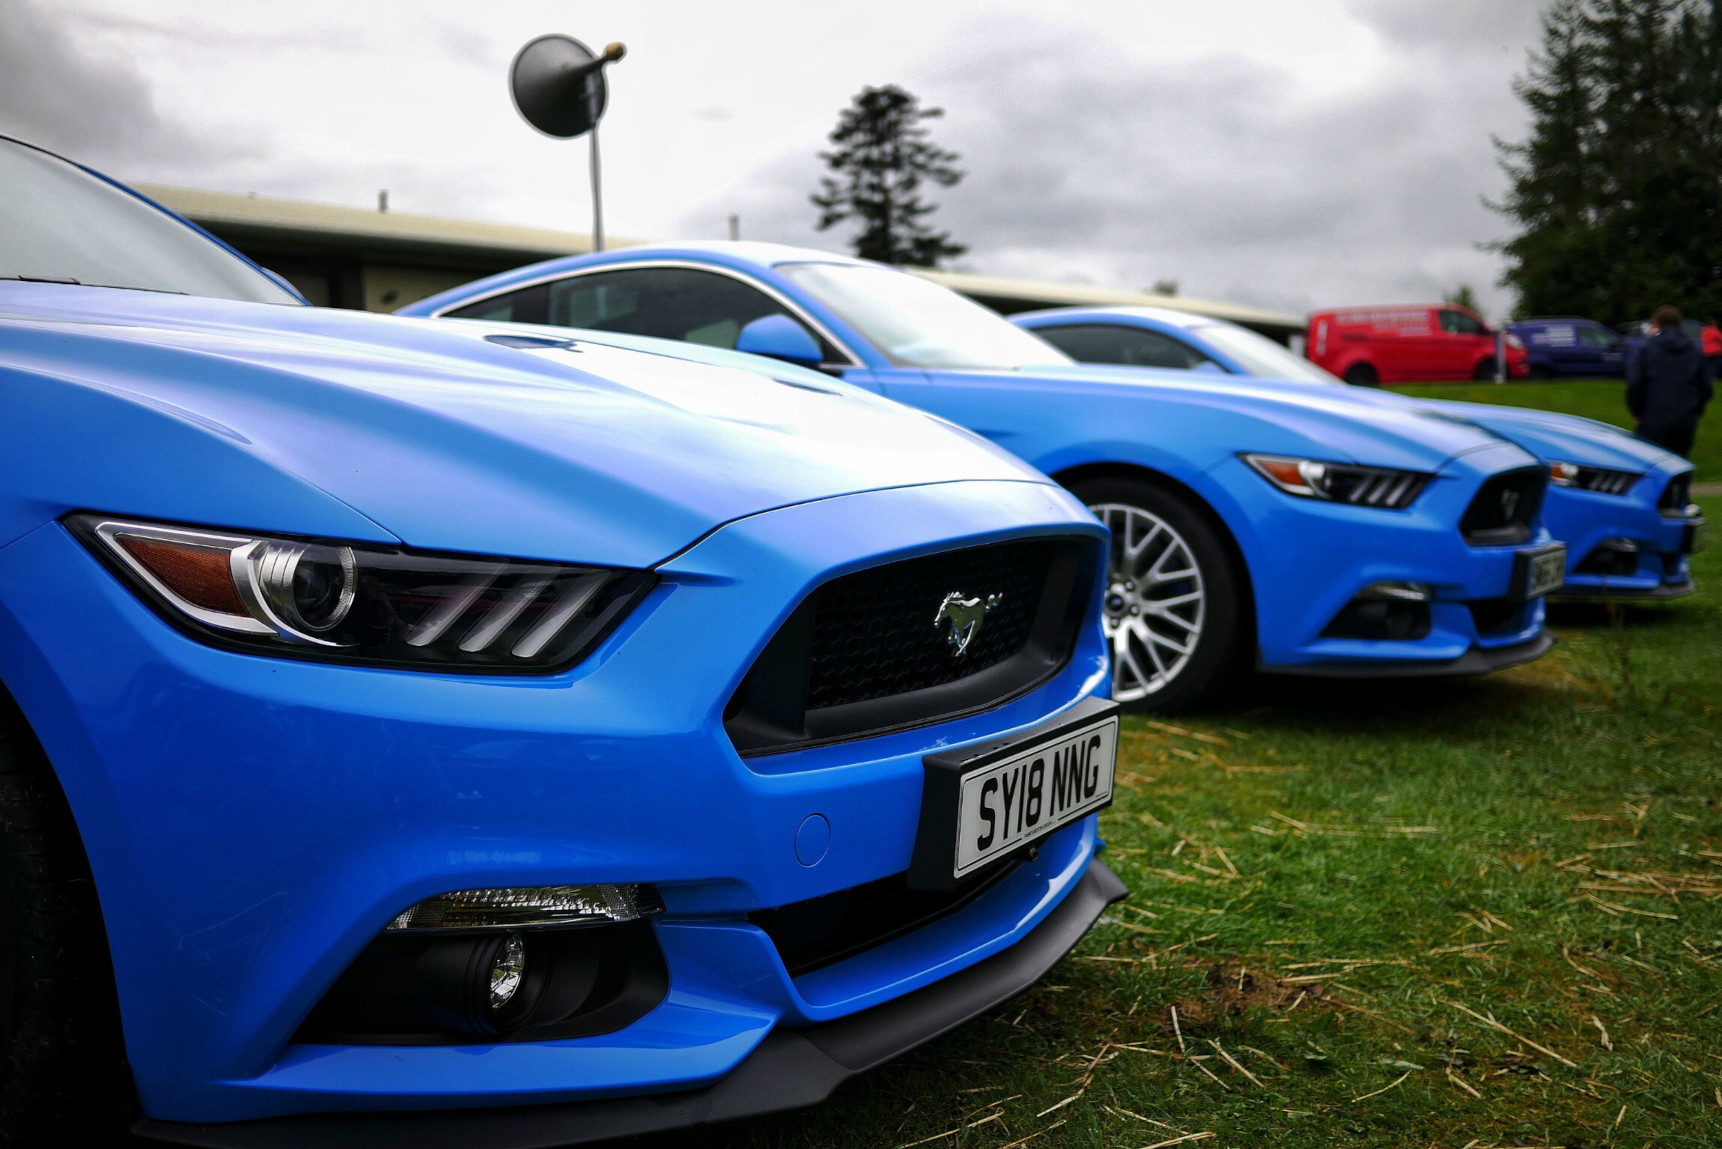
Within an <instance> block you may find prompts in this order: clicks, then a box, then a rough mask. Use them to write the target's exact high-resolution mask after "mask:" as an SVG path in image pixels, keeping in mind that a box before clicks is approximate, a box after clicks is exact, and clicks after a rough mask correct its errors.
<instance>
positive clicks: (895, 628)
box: [724, 538, 1100, 755]
mask: <svg viewBox="0 0 1722 1149" xmlns="http://www.w3.org/2000/svg"><path fill="white" fill-rule="evenodd" d="M1099 556H1100V546H1099V544H1098V543H1097V542H1095V541H1093V540H1086V539H1070V538H1054V539H1033V540H1025V541H1020V542H1009V543H996V544H992V545H988V546H979V547H965V548H963V549H961V550H954V551H944V552H941V553H939V554H933V555H924V556H922V557H919V558H913V559H905V560H903V561H901V562H895V563H889V564H886V565H884V566H878V567H872V568H869V569H867V570H863V571H857V572H855V573H853V574H848V575H843V576H842V577H840V578H836V579H833V580H832V581H831V582H828V583H826V584H825V585H823V586H821V587H819V588H818V589H817V590H816V591H814V592H813V594H812V595H810V596H809V597H808V598H807V600H806V601H804V602H803V603H802V604H801V605H800V606H799V607H798V608H797V609H796V611H795V613H794V614H792V615H791V616H790V617H789V619H788V621H786V622H785V623H784V624H783V626H782V627H781V628H780V629H779V630H778V632H777V634H776V635H774V636H773V637H772V640H771V642H770V643H768V644H767V645H766V648H765V650H764V651H762V652H761V653H760V656H759V658H758V659H757V660H756V661H755V663H754V665H753V667H752V669H750V670H749V671H748V675H747V678H746V679H744V680H743V682H742V685H741V687H740V688H739V689H738V690H737V691H736V694H735V696H734V697H733V698H731V699H730V702H729V705H728V706H727V707H726V708H725V711H724V726H725V729H726V730H728V732H729V735H730V740H731V741H732V742H733V743H734V744H735V747H736V749H737V750H739V751H740V752H741V753H742V754H744V755H753V754H768V753H776V752H779V751H784V750H791V749H797V748H799V747H803V746H808V745H813V744H816V743H821V742H834V741H840V740H842V739H845V738H858V737H864V736H867V735H871V734H878V733H883V732H884V731H887V730H896V729H903V728H906V727H910V726H917V725H924V724H926V723H930V722H938V721H943V720H945V719H948V718H954V717H956V716H958V715H961V714H967V713H972V712H974V711H976V710H981V709H985V708H987V707H989V706H996V705H998V704H999V703H1002V702H1005V701H1007V700H1009V699H1011V698H1014V697H1017V696H1018V695H1020V694H1022V693H1024V692H1025V691H1027V690H1030V689H1032V688H1033V687H1034V686H1037V685H1039V684H1040V683H1041V682H1044V681H1046V679H1047V678H1049V677H1051V676H1052V675H1053V674H1054V673H1056V672H1057V670H1058V668H1059V667H1061V666H1063V665H1064V663H1065V661H1066V660H1067V659H1069V657H1070V653H1071V651H1072V650H1073V649H1074V648H1075V645H1076V638H1077V631H1078V628H1079V627H1080V626H1081V624H1082V619H1083V616H1084V615H1085V614H1086V612H1087V608H1088V596H1089V593H1090V591H1091V589H1092V583H1093V580H1094V576H1095V573H1096V564H1097V563H1098V561H1099ZM988 604H990V606H989V605H988ZM982 608H985V609H984V610H983V609H982ZM977 618H978V620H979V621H978V622H977V623H975V625H974V628H973V630H972V633H969V635H968V643H967V646H966V647H964V648H963V649H961V650H959V649H958V646H957V643H956V642H954V641H953V635H955V634H958V633H962V632H961V629H960V628H961V626H962V625H964V624H966V623H969V622H973V621H974V620H975V619H977Z"/></svg>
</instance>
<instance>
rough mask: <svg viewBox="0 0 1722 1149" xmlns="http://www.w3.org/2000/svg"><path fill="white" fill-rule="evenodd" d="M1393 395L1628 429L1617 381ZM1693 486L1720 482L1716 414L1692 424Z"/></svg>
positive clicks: (1415, 387)
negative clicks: (1565, 416) (1558, 414)
mask: <svg viewBox="0 0 1722 1149" xmlns="http://www.w3.org/2000/svg"><path fill="white" fill-rule="evenodd" d="M1393 390H1395V391H1397V392H1399V393H1400V394H1403V395H1415V396H1417V397H1419V398H1422V399H1459V400H1463V401H1464V402H1467V403H1501V404H1504V405H1507V406H1511V407H1535V408H1538V409H1540V410H1544V411H1566V412H1568V413H1569V414H1573V415H1583V416H1585V417H1586V418H1589V419H1598V420H1600V421H1602V422H1604V423H1613V424H1615V425H1616V426H1618V427H1627V428H1630V427H1631V426H1632V416H1631V415H1630V414H1628V413H1627V410H1626V384H1625V383H1623V382H1621V381H1620V380H1619V379H1580V380H1574V381H1570V382H1569V381H1562V382H1558V383H1553V382H1548V383H1501V384H1495V383H1410V384H1406V385H1404V386H1396V387H1394V388H1393ZM1692 461H1693V463H1694V464H1696V466H1697V468H1698V474H1697V476H1696V477H1697V481H1698V482H1700V483H1715V482H1719V481H1722V412H1717V411H1713V412H1711V413H1710V414H1709V415H1708V416H1707V417H1706V418H1705V419H1703V420H1702V421H1701V422H1700V423H1699V424H1698V440H1697V442H1696V443H1694V444H1693V447H1692Z"/></svg>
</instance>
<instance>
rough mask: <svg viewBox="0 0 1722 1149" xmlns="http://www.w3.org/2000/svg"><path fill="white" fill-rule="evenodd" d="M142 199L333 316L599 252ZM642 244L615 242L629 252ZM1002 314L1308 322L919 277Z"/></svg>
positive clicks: (306, 211) (449, 224)
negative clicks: (1157, 312)
mask: <svg viewBox="0 0 1722 1149" xmlns="http://www.w3.org/2000/svg"><path fill="white" fill-rule="evenodd" d="M138 190H139V191H141V192H143V193H144V194H145V195H147V196H149V197H150V198H152V199H154V200H155V201H156V202H158V203H160V204H162V205H163V206H164V207H167V208H170V209H171V210H173V211H176V212H178V213H179V214H180V215H183V216H185V217H186V218H187V219H189V220H191V221H192V222H194V223H196V224H198V225H200V226H202V227H203V228H205V229H207V230H208V231H209V232H211V233H212V234H213V235H215V236H217V237H218V238H220V239H222V240H225V241H226V242H227V243H229V244H231V245H232V246H233V247H235V248H237V249H238V250H239V251H241V252H243V253H244V254H245V255H247V256H249V257H250V258H252V259H254V260H256V261H257V262H258V263H260V264H262V265H263V266H264V267H267V268H269V269H270V270H271V271H274V272H276V273H277V274H279V275H281V276H282V277H283V278H285V279H286V280H287V281H288V282H290V283H292V284H293V286H294V287H296V288H298V289H299V291H300V293H301V294H302V295H304V296H305V298H306V299H308V300H310V301H311V302H312V303H314V304H317V305H319V306H322V307H351V308H362V309H364V310H366V311H393V310H394V309H395V308H397V307H405V306H406V305H407V304H409V303H412V302H414V301H416V300H419V299H423V298H424V297H425V296H427V295H435V294H436V293H437V292H439V291H442V290H444V289H445V288H450V287H455V286H458V285H460V284H462V283H466V282H468V281H469V280H473V279H477V278H479V277H480V276H484V275H493V274H495V273H496V272H499V271H507V270H508V269H509V268H513V267H519V266H521V265H522V264H526V263H536V262H538V261H539V260H542V259H553V258H555V257H556V256H561V255H577V254H583V253H585V252H588V251H591V250H592V237H591V236H589V235H585V234H582V233H580V232H571V231H553V230H550V229H547V228H536V227H513V226H510V225H507V224H498V223H475V222H472V221H469V220H453V219H441V218H438V217H436V216H428V215H412V214H409V213H406V212H392V211H388V210H386V209H387V199H386V193H385V195H384V196H380V197H379V202H378V206H377V210H376V211H368V210H365V209H363V208H354V207H338V206H335V205H332V204H319V203H307V202H305V201H302V200H290V199H279V198H276V197H273V196H260V195H234V194H231V193H228V192H210V191H197V190H193V189H190V188H171V187H153V186H149V185H140V186H139V189H138ZM637 242H640V241H638V240H625V239H624V240H615V241H612V243H611V244H610V246H612V247H626V246H628V245H629V244H631V243H637ZM914 270H915V271H916V274H918V275H923V276H925V277H926V278H928V279H930V280H932V281H933V282H935V283H941V284H944V285H945V286H946V287H949V288H951V289H953V290H955V291H959V292H961V293H962V294H964V295H967V296H968V297H969V298H971V299H974V300H977V301H978V302H981V303H984V304H986V305H987V306H988V307H991V308H994V309H995V310H997V311H1001V312H1004V313H1005V314H1010V313H1012V312H1017V311H1031V310H1034V309H1036V308H1042V307H1072V306H1078V305H1082V306H1096V305H1119V304H1122V305H1132V304H1134V305H1151V306H1155V307H1169V308H1173V309H1175V310H1178V311H1188V312H1192V313H1194V314H1197V315H1207V316H1211V317H1213V318H1216V319H1229V320H1231V321H1232V322H1234V323H1239V324H1242V325H1243V326H1245V327H1248V328H1251V329H1252V330H1255V331H1259V332H1261V333H1262V334H1264V335H1267V336H1269V337H1271V338H1274V339H1277V340H1279V341H1280V342H1282V343H1283V342H1286V341H1287V340H1289V339H1290V338H1291V337H1293V336H1297V335H1301V334H1302V333H1303V329H1304V323H1303V320H1302V319H1300V318H1298V317H1296V316H1291V315H1280V314H1277V313H1275V312H1272V311H1263V310H1260V309H1259V308H1254V307H1243V306H1240V305H1238V304H1232V303H1217V302H1213V301H1210V300H1202V299H1190V298H1188V297H1186V296H1182V295H1159V294H1155V293H1153V292H1147V291H1126V290H1121V289H1117V288H1104V287H1085V286H1079V285H1074V284H1068V283H1047V282H1039V281H1035V280H1026V279H1004V278H999V277H997V276H989V275H970V274H967V273H962V272H951V271H927V270H921V269H914Z"/></svg>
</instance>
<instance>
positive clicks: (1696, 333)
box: [1615, 319, 1704, 375]
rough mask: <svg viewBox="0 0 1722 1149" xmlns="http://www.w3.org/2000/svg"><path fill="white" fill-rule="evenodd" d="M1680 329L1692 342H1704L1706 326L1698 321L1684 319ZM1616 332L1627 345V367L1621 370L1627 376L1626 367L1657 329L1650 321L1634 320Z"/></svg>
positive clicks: (1620, 326) (1618, 327)
mask: <svg viewBox="0 0 1722 1149" xmlns="http://www.w3.org/2000/svg"><path fill="white" fill-rule="evenodd" d="M1680 329H1681V330H1682V331H1684V332H1686V335H1687V338H1689V339H1691V340H1692V342H1694V343H1700V342H1702V341H1703V337H1704V325H1703V324H1702V323H1700V322H1698V320H1696V319H1682V320H1681V321H1680ZM1615 330H1616V331H1617V332H1619V333H1620V338H1621V342H1622V343H1623V344H1624V345H1625V346H1624V348H1623V350H1624V351H1625V352H1626V356H1625V365H1624V366H1623V367H1622V368H1621V374H1622V375H1624V374H1626V367H1629V366H1631V365H1632V357H1633V356H1634V355H1637V354H1638V349H1639V348H1640V347H1642V346H1644V341H1645V340H1646V339H1649V338H1650V336H1651V335H1652V334H1653V333H1654V331H1655V328H1654V327H1653V326H1652V325H1651V322H1650V320H1648V319H1634V320H1632V321H1631V322H1628V323H1621V324H1618V325H1616V327H1615Z"/></svg>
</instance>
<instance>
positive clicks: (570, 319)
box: [547, 267, 841, 361]
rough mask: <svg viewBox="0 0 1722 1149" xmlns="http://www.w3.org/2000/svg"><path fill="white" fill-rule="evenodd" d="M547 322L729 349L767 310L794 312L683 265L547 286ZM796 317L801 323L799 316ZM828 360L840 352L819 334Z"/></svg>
mask: <svg viewBox="0 0 1722 1149" xmlns="http://www.w3.org/2000/svg"><path fill="white" fill-rule="evenodd" d="M549 306H550V314H549V318H548V320H547V322H549V323H553V324H555V325H557V326H558V327H584V328H587V329H588V330H592V331H619V332H623V333H626V334H628V335H652V336H656V337H657V338H659V339H675V340H679V341H681V342H683V343H703V344H705V345H706V346H708V347H724V348H731V347H734V346H735V340H736V336H738V335H740V334H741V329H742V328H743V327H746V326H747V325H748V324H749V323H752V322H753V321H754V320H755V319H760V318H763V317H764V316H767V315H787V316H789V318H791V319H795V318H796V317H795V316H793V315H789V312H788V311H787V310H786V309H785V308H784V306H783V305H782V304H780V303H779V302H778V301H777V300H775V299H773V298H772V297H771V296H769V295H767V294H765V292H763V291H760V290H759V289H758V288H755V287H750V286H749V285H747V284H745V283H743V282H742V281H741V280H739V279H736V278H734V277H733V276H728V275H720V274H718V273H716V272H711V271H695V270H693V269H691V268H685V267H637V268H628V269H624V270H619V271H600V272H593V273H591V274H588V275H576V276H571V277H570V278H568V279H562V280H558V281H556V282H555V283H552V284H551V285H550V299H549ZM797 322H799V320H797ZM808 334H809V335H812V336H813V338H814V339H815V340H816V341H817V342H818V343H819V347H820V350H821V352H823V354H824V356H825V358H826V360H827V361H838V360H839V359H840V358H841V357H840V356H839V355H838V354H837V352H836V349H835V348H833V347H832V346H831V345H830V344H829V343H827V342H826V341H825V340H823V339H820V338H819V336H818V334H817V333H815V332H812V331H809V332H808Z"/></svg>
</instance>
